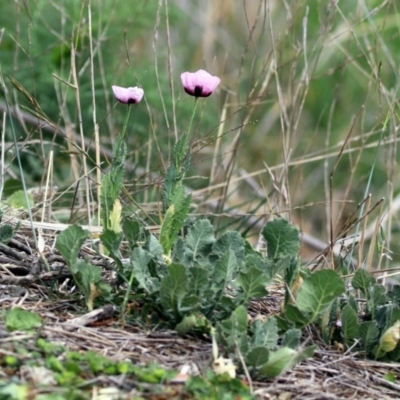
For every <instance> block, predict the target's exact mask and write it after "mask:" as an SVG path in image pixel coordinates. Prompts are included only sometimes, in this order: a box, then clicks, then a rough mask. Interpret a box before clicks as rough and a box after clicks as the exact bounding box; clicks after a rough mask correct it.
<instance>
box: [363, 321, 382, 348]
mask: <svg viewBox="0 0 400 400" xmlns="http://www.w3.org/2000/svg"><path fill="white" fill-rule="evenodd" d="M359 335H360V339H361V343H362V345H363V347H364V348H365V349H366V350H367V351H368V350H370V349H371V348H372V347H373V345H374V343H376V339H377V337H378V335H379V329H378V324H377V323H376V321H366V322H362V323H361V324H360V330H359Z"/></svg>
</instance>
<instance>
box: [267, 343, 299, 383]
mask: <svg viewBox="0 0 400 400" xmlns="http://www.w3.org/2000/svg"><path fill="white" fill-rule="evenodd" d="M296 355H297V353H296V350H293V349H291V348H290V347H281V348H280V349H278V350H276V351H273V352H271V353H270V354H269V360H268V362H267V363H266V364H264V365H263V366H262V367H261V368H260V370H259V374H260V375H261V376H267V377H270V378H274V377H276V376H279V375H281V374H282V373H284V372H285V371H287V370H289V369H290V368H292V367H293V365H294V363H295V359H296Z"/></svg>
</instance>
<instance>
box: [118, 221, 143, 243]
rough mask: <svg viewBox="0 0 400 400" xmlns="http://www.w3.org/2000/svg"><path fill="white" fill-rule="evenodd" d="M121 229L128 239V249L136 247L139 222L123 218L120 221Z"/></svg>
mask: <svg viewBox="0 0 400 400" xmlns="http://www.w3.org/2000/svg"><path fill="white" fill-rule="evenodd" d="M122 231H123V232H124V235H125V238H126V240H127V241H128V244H129V247H130V249H133V248H134V247H136V246H137V241H138V240H139V235H140V224H139V222H138V221H135V220H133V219H130V218H125V219H124V220H123V222H122Z"/></svg>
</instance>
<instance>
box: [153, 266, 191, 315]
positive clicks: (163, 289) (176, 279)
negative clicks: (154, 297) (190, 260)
mask: <svg viewBox="0 0 400 400" xmlns="http://www.w3.org/2000/svg"><path fill="white" fill-rule="evenodd" d="M189 290H190V288H188V277H187V274H186V268H185V267H184V266H183V265H179V264H171V265H169V266H168V274H167V275H166V276H165V277H164V278H163V279H162V281H161V285H160V302H161V305H162V306H163V308H164V310H165V311H166V312H168V313H171V312H172V314H173V315H174V316H175V317H176V318H177V317H178V316H179V311H180V307H181V302H182V300H183V298H184V297H185V296H186V294H187V293H188V292H189Z"/></svg>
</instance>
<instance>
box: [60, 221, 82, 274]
mask: <svg viewBox="0 0 400 400" xmlns="http://www.w3.org/2000/svg"><path fill="white" fill-rule="evenodd" d="M88 235H89V232H88V231H87V230H84V229H82V228H81V227H80V226H78V225H72V226H70V227H68V228H67V229H66V230H65V231H63V232H61V233H60V234H59V235H58V237H57V241H56V249H57V250H58V251H59V252H60V253H61V255H62V256H63V257H64V259H65V260H66V262H67V263H68V266H69V268H70V269H71V272H72V273H73V274H75V273H77V272H78V269H77V268H76V266H75V264H76V260H77V259H78V255H79V251H80V249H81V247H82V245H83V243H84V242H85V240H86V239H87V237H88Z"/></svg>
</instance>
